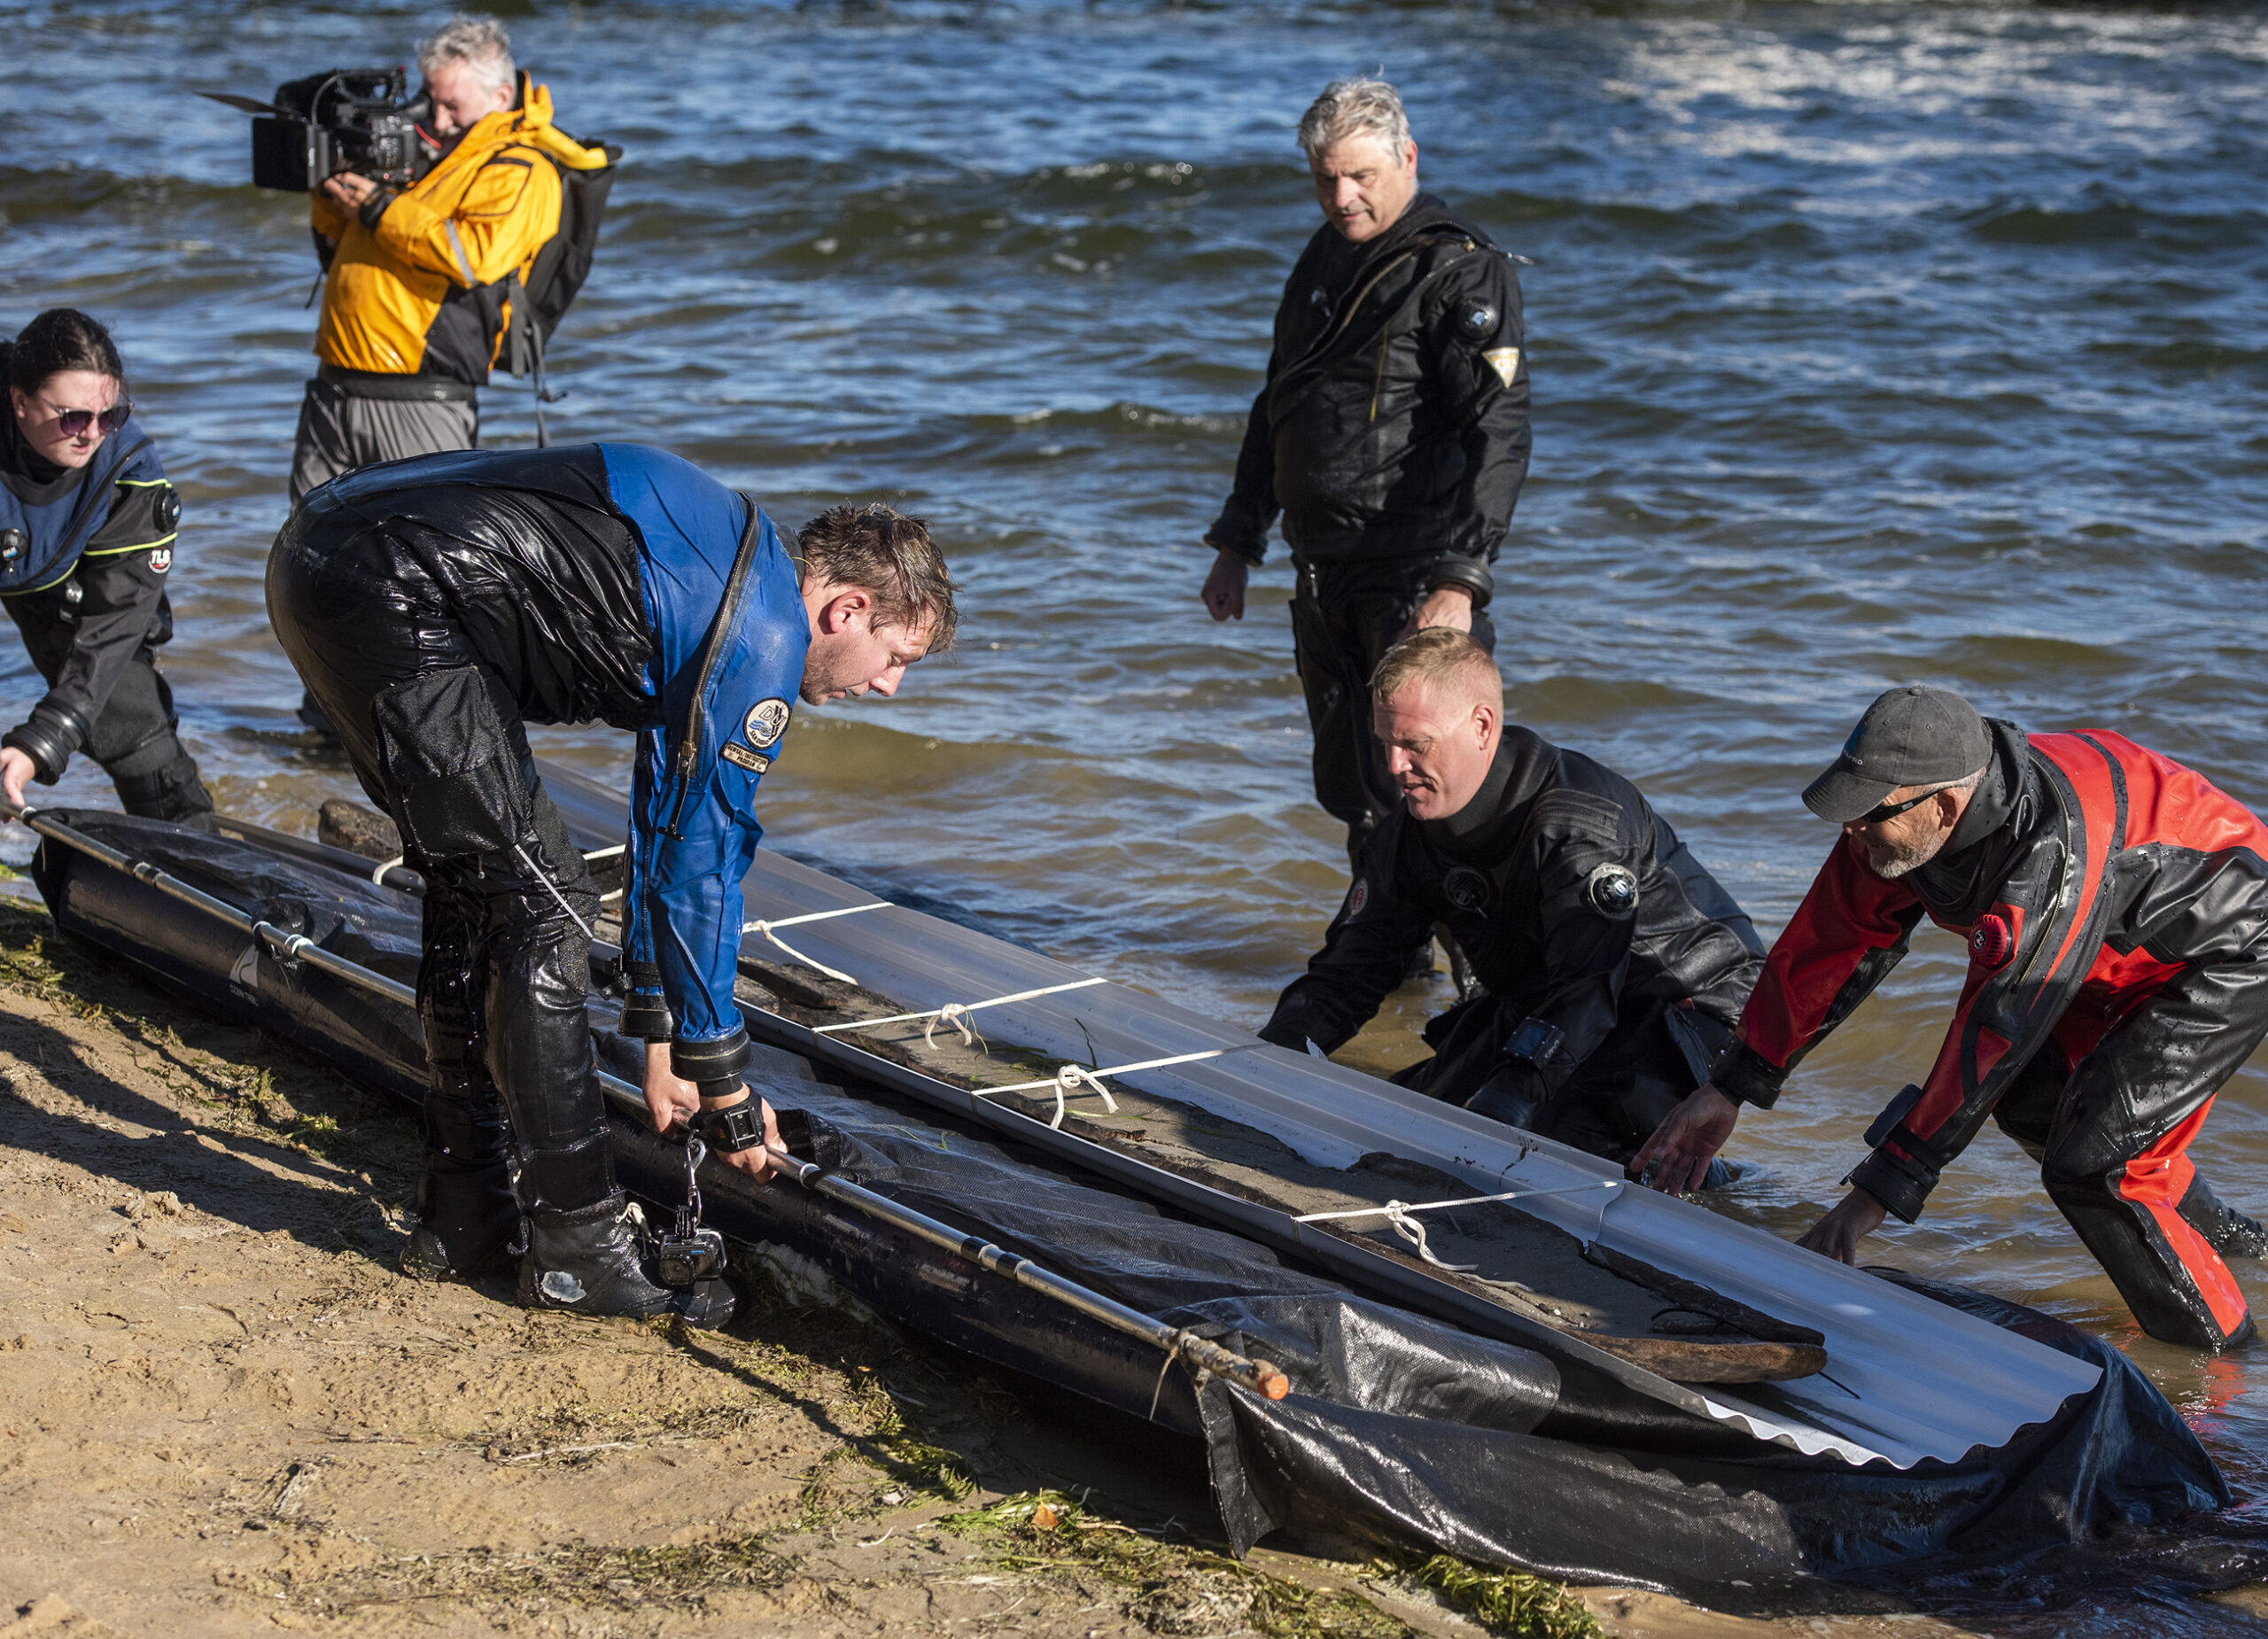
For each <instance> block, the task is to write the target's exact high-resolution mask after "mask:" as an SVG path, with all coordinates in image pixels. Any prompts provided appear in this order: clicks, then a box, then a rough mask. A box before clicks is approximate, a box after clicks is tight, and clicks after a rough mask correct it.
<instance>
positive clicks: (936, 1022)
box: [921, 1002, 976, 1047]
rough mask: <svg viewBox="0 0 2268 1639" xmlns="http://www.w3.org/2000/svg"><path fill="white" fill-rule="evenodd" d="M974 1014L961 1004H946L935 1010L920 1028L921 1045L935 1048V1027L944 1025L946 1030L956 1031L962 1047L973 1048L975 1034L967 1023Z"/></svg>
mask: <svg viewBox="0 0 2268 1639" xmlns="http://www.w3.org/2000/svg"><path fill="white" fill-rule="evenodd" d="M974 1013H975V1008H974V1007H971V1006H967V1005H965V1004H963V1003H960V1002H947V1003H946V1004H945V1005H944V1006H942V1007H940V1008H938V1009H937V1011H936V1014H935V1015H934V1016H932V1017H931V1019H930V1021H929V1022H928V1024H927V1025H925V1026H924V1027H923V1028H922V1030H921V1045H923V1046H925V1047H934V1046H936V1045H937V1027H938V1026H940V1025H944V1026H945V1027H946V1028H948V1029H956V1030H959V1032H960V1042H961V1045H962V1046H964V1047H974V1046H975V1045H976V1032H975V1030H974V1029H971V1028H970V1026H969V1022H968V1021H969V1017H970V1015H971V1014H974Z"/></svg>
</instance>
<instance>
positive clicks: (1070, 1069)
mask: <svg viewBox="0 0 2268 1639" xmlns="http://www.w3.org/2000/svg"><path fill="white" fill-rule="evenodd" d="M1081 1084H1085V1085H1087V1086H1089V1087H1091V1088H1093V1089H1094V1090H1095V1091H1096V1092H1097V1093H1098V1094H1099V1095H1100V1096H1101V1099H1102V1107H1103V1108H1105V1109H1106V1110H1108V1111H1109V1112H1110V1113H1111V1114H1112V1115H1117V1114H1118V1100H1117V1099H1114V1098H1112V1097H1111V1096H1110V1089H1109V1088H1107V1087H1106V1086H1104V1085H1103V1084H1102V1077H1101V1076H1098V1075H1096V1074H1095V1072H1094V1071H1092V1070H1090V1069H1088V1068H1085V1067H1084V1066H1083V1065H1077V1064H1067V1065H1065V1066H1064V1067H1063V1068H1061V1069H1059V1070H1057V1071H1056V1072H1055V1119H1054V1120H1053V1121H1051V1122H1048V1123H1047V1124H1048V1125H1049V1126H1050V1127H1052V1128H1055V1129H1056V1130H1059V1131H1060V1130H1061V1129H1062V1126H1063V1116H1064V1114H1065V1109H1064V1104H1063V1099H1064V1098H1065V1096H1066V1095H1068V1094H1071V1093H1076V1092H1077V1091H1079V1088H1080V1085H1081Z"/></svg>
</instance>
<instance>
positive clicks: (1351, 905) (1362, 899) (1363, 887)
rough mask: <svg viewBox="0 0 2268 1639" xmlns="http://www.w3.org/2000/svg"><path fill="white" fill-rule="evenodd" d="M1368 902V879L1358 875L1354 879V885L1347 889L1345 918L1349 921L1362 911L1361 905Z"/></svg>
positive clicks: (1369, 895) (1369, 893) (1369, 884)
mask: <svg viewBox="0 0 2268 1639" xmlns="http://www.w3.org/2000/svg"><path fill="white" fill-rule="evenodd" d="M1370 902H1371V883H1370V879H1369V878H1368V877H1363V876H1358V877H1356V878H1355V885H1354V886H1353V887H1352V888H1350V889H1348V890H1347V920H1348V921H1350V922H1351V921H1353V920H1355V918H1356V917H1358V916H1360V915H1361V914H1362V913H1363V906H1364V905H1368V904H1370Z"/></svg>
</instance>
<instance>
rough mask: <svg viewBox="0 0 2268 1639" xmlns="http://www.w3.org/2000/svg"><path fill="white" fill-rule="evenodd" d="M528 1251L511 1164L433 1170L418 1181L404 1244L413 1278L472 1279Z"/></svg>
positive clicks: (404, 1263)
mask: <svg viewBox="0 0 2268 1639" xmlns="http://www.w3.org/2000/svg"><path fill="white" fill-rule="evenodd" d="M526 1250H527V1239H526V1237H525V1235H524V1233H523V1232H522V1226H521V1223H520V1203H519V1201H518V1200H517V1199H515V1198H514V1196H513V1194H512V1174H511V1169H509V1167H507V1166H505V1165H504V1164H503V1163H502V1162H501V1161H500V1162H498V1163H497V1164H496V1165H495V1166H493V1167H483V1168H481V1169H479V1170H478V1171H475V1172H435V1171H432V1170H431V1169H428V1170H427V1172H426V1174H425V1176H424V1177H423V1178H422V1179H420V1180H419V1181H418V1185H417V1225H416V1228H415V1229H412V1230H411V1231H409V1244H408V1246H406V1247H403V1248H402V1249H401V1272H402V1273H403V1274H405V1275H407V1276H408V1277H409V1278H411V1279H412V1280H474V1279H478V1278H480V1277H481V1276H483V1275H503V1274H509V1273H510V1272H511V1270H512V1269H513V1268H514V1267H515V1266H516V1265H517V1264H518V1263H519V1262H520V1259H521V1256H522V1254H524V1253H525V1252H526Z"/></svg>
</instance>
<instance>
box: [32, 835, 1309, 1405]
mask: <svg viewBox="0 0 2268 1639" xmlns="http://www.w3.org/2000/svg"><path fill="white" fill-rule="evenodd" d="M0 814H4V815H5V816H6V817H7V818H9V819H12V820H22V821H23V823H24V824H25V825H26V826H27V827H30V828H31V829H32V830H34V831H35V832H37V833H38V834H39V835H42V836H43V837H46V838H48V839H49V840H50V841H51V842H56V843H61V844H63V845H64V846H65V847H66V848H73V849H76V850H77V851H79V852H81V853H83V854H86V855H87V856H89V858H95V859H99V860H101V861H102V862H103V863H104V864H105V865H107V866H111V867H112V868H113V870H119V871H123V872H125V873H126V874H128V875H129V876H131V877H133V878H134V880H135V881H136V882H143V883H145V884H147V885H148V886H149V887H151V888H154V889H157V890H158V891H159V893H161V894H164V895H166V896H167V897H169V898H173V899H177V900H179V901H180V902H181V903H182V904H183V905H193V906H195V907H196V908H197V909H198V910H200V911H203V912H205V913H206V914H207V915H209V916H214V917H218V918H219V919H220V920H222V921H224V922H226V923H228V924H229V926H230V927H233V928H237V929H239V930H241V931H242V932H245V933H248V934H250V935H252V936H253V937H254V938H256V939H258V940H260V942H261V943H262V944H266V945H267V946H268V948H269V949H270V950H271V951H273V952H275V953H276V957H277V959H279V960H282V961H286V962H292V961H302V962H305V963H307V965H308V966H309V967H315V968H319V969H320V970H322V972H324V973H327V974H329V975H331V976H332V977H333V978H336V979H341V980H344V981H345V982H346V983H348V984H353V985H357V986H360V987H361V989H363V990H369V991H371V992H372V993H373V994H376V995H378V996H383V997H384V998H386V999H387V1000H388V1001H392V1002H399V1003H400V1004H401V1005H402V1006H406V1007H413V1008H414V1007H415V1006H416V1005H417V992H416V990H413V989H411V988H410V987H409V986H408V985H406V984H402V983H399V982H397V981H395V980H392V979H389V978H387V977H385V976H384V975H383V974H377V973H373V972H371V971H370V969H369V968H368V967H362V966H361V964H360V963H357V962H350V961H348V960H347V959H346V958H345V957H343V956H336V955H333V954H332V953H331V952H329V951H326V950H324V949H323V948H322V946H321V945H319V944H315V941H314V940H312V939H310V938H308V937H307V936H306V935H305V934H296V933H292V932H290V931H289V930H287V929H285V928H278V927H277V926H276V924H275V923H273V922H267V921H261V920H259V919H257V918H255V917H253V916H251V915H249V914H247V913H245V912H243V911H239V910H238V909H237V907H236V906H234V905H230V904H229V903H228V901H226V900H225V899H217V898H215V897H213V896H212V895H211V894H208V893H206V891H204V889H199V888H192V887H191V886H190V884H188V883H187V882H183V881H182V880H181V878H179V877H177V876H175V875H172V874H169V873H167V872H166V871H162V870H160V869H159V868H158V867H157V866H154V865H151V864H150V863H149V862H148V861H146V860H142V859H136V858H133V857H132V856H131V855H129V854H125V853H121V852H120V851H119V850H117V849H115V848H113V847H111V846H110V845H109V844H108V843H100V842H97V841H96V840H95V839H94V838H93V837H91V836H89V835H86V834H85V833H84V832H82V831H78V830H74V829H73V828H72V827H70V826H67V825H66V824H64V823H63V821H61V820H50V819H48V818H46V817H45V816H44V815H43V814H42V813H40V812H39V811H38V810H36V809H33V808H18V807H16V806H15V805H14V804H11V803H7V802H4V801H0ZM594 1073H595V1074H596V1075H597V1076H598V1081H599V1086H600V1088H601V1089H602V1091H604V1092H605V1093H606V1096H607V1097H608V1099H610V1100H611V1101H612V1102H613V1104H614V1106H615V1107H616V1108H617V1109H619V1110H621V1111H623V1112H624V1113H625V1114H626V1115H632V1116H633V1117H635V1118H636V1119H638V1120H641V1121H646V1122H650V1121H651V1120H652V1119H653V1117H652V1113H651V1111H650V1110H649V1108H648V1107H647V1104H646V1095H645V1092H644V1091H643V1090H642V1089H641V1088H638V1087H635V1086H633V1085H632V1084H630V1083H628V1082H626V1081H625V1080H623V1079H622V1078H621V1077H620V1076H615V1075H611V1074H610V1073H609V1072H607V1071H606V1070H603V1069H599V1068H596V1067H595V1066H594ZM765 1154H767V1155H768V1156H769V1157H770V1158H771V1160H772V1163H773V1169H774V1170H776V1171H779V1172H781V1173H784V1174H786V1175H787V1176H788V1177H791V1178H793V1179H795V1181H796V1183H797V1184H799V1185H802V1186H803V1187H804V1188H805V1189H807V1190H810V1191H811V1192H813V1193H814V1194H819V1195H824V1196H826V1197H827V1199H828V1200H835V1201H840V1202H842V1203H843V1205H844V1206H846V1207H848V1208H850V1209H851V1210H852V1211H854V1212H857V1213H858V1214H860V1215H862V1216H866V1217H870V1218H874V1219H875V1220H877V1221H878V1222H881V1223H887V1224H889V1225H890V1227H892V1228H893V1229H896V1230H898V1231H902V1232H904V1233H905V1234H908V1235H912V1236H913V1237H914V1238H915V1239H918V1240H921V1241H926V1242H927V1243H928V1244H929V1245H930V1246H933V1247H937V1248H938V1249H940V1250H941V1251H944V1252H950V1253H951V1254H954V1255H955V1256H957V1257H961V1258H966V1259H967V1260H968V1261H969V1262H972V1263H974V1264H975V1265H976V1266H977V1267H978V1268H980V1269H983V1270H986V1271H987V1272H989V1273H990V1274H993V1275H997V1276H998V1277H999V1278H1002V1279H1004V1280H1008V1281H1013V1282H1014V1284H1015V1285H1017V1286H1021V1287H1023V1288H1024V1289H1025V1290H1027V1291H1029V1292H1036V1293H1039V1294H1040V1295H1041V1296H1043V1297H1045V1298H1050V1299H1052V1300H1053V1301H1056V1302H1058V1303H1061V1304H1063V1305H1065V1306H1066V1307H1067V1308H1069V1309H1076V1310H1077V1311H1078V1312H1079V1313H1080V1314H1082V1315H1084V1316H1086V1317H1088V1318H1089V1319H1090V1320H1094V1321H1098V1322H1099V1323H1101V1324H1103V1325H1106V1326H1108V1327H1109V1328H1111V1330H1113V1331H1115V1332H1122V1333H1124V1334H1125V1335H1126V1336H1128V1337H1130V1338H1137V1339H1139V1340H1141V1341H1142V1342H1145V1343H1147V1344H1148V1345H1150V1347H1152V1348H1156V1349H1161V1350H1162V1351H1163V1352H1165V1353H1166V1354H1168V1355H1172V1356H1173V1357H1174V1358H1176V1359H1177V1360H1179V1361H1181V1362H1182V1363H1184V1364H1185V1365H1186V1366H1188V1367H1189V1368H1190V1370H1191V1371H1194V1372H1196V1373H1198V1374H1199V1375H1200V1377H1202V1376H1203V1375H1205V1374H1207V1373H1210V1374H1212V1375H1214V1376H1216V1377H1224V1378H1228V1379H1231V1381H1234V1382H1238V1383H1241V1384H1243V1385H1244V1386H1245V1387H1247V1388H1249V1389H1252V1390H1253V1391H1254V1393H1256V1394H1264V1395H1266V1396H1267V1397H1268V1398H1269V1399H1270V1400H1281V1399H1283V1398H1284V1396H1285V1394H1287V1393H1289V1392H1290V1389H1291V1384H1290V1382H1289V1380H1288V1379H1285V1376H1284V1374H1283V1372H1281V1371H1278V1370H1277V1369H1276V1368H1275V1367H1274V1366H1272V1365H1270V1364H1269V1363H1268V1362H1266V1361H1264V1360H1260V1359H1254V1358H1247V1357H1246V1356H1245V1355H1239V1354H1235V1353H1233V1352H1231V1350H1228V1349H1225V1348H1222V1347H1221V1346H1220V1345H1219V1344H1217V1343H1216V1342H1214V1341H1213V1340H1211V1339H1209V1338H1201V1337H1199V1336H1198V1335H1197V1334H1196V1333H1195V1332H1192V1331H1190V1330H1189V1329H1188V1328H1187V1327H1185V1326H1169V1325H1168V1324H1166V1323H1165V1322H1163V1321H1161V1320H1159V1319H1156V1318H1154V1317H1152V1316H1149V1315H1146V1314H1144V1313H1143V1312H1142V1311H1141V1310H1140V1309H1131V1308H1129V1307H1128V1306H1127V1305H1125V1304H1123V1303H1121V1302H1119V1301H1117V1300H1116V1299H1115V1298H1107V1297H1105V1296H1103V1294H1102V1293H1099V1292H1094V1291H1091V1290H1090V1289H1088V1288H1087V1287H1085V1286H1080V1285H1079V1284H1078V1283H1077V1282H1076V1281H1072V1280H1067V1279H1065V1278H1063V1277H1062V1276H1060V1275H1058V1274H1055V1273H1054V1272H1053V1271H1052V1270H1046V1269H1043V1268H1042V1267H1041V1266H1040V1265H1038V1264H1037V1263H1035V1262H1032V1261H1031V1260H1030V1259H1029V1258H1027V1257H1024V1256H1022V1255H1021V1254H1018V1253H1014V1252H1010V1251H1008V1250H1007V1249H1006V1247H998V1246H995V1245H993V1244H992V1242H990V1241H989V1240H986V1239H984V1238H983V1236H981V1235H971V1234H969V1233H967V1232H966V1231H962V1230H957V1229H955V1228H953V1226H952V1225H951V1224H950V1223H941V1222H939V1221H938V1220H937V1219H936V1218H933V1217H930V1216H928V1215H927V1214H925V1213H920V1212H916V1211H914V1210H913V1208H910V1207H904V1206H900V1205H899V1204H898V1203H897V1202H896V1201H894V1200H890V1199H889V1197H888V1196H887V1195H878V1194H876V1193H874V1192H873V1191H872V1190H868V1189H862V1188H861V1187H859V1186H858V1185H856V1184H853V1183H851V1182H850V1181H849V1180H848V1179H846V1178H841V1177H836V1176H835V1174H833V1173H831V1172H829V1171H827V1169H825V1168H824V1167H821V1166H819V1164H818V1163H816V1162H814V1161H804V1160H801V1159H799V1158H797V1157H796V1156H794V1155H791V1154H788V1152H787V1151H785V1150H782V1149H776V1148H773V1146H769V1145H767V1146H765Z"/></svg>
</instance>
